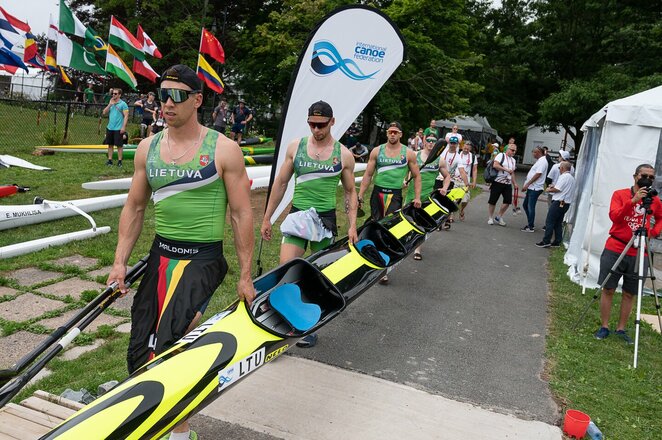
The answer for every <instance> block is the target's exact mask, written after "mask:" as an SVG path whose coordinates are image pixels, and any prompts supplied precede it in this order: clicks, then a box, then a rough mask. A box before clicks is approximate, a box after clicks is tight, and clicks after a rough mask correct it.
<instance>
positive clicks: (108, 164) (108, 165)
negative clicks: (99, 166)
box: [106, 159, 113, 167]
mask: <svg viewBox="0 0 662 440" xmlns="http://www.w3.org/2000/svg"><path fill="white" fill-rule="evenodd" d="M106 166H107V167H112V166H113V161H112V160H110V159H108V161H106Z"/></svg>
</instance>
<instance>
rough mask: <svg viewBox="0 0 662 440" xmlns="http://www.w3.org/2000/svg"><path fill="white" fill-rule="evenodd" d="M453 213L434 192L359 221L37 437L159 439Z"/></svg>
mask: <svg viewBox="0 0 662 440" xmlns="http://www.w3.org/2000/svg"><path fill="white" fill-rule="evenodd" d="M449 195H450V194H449ZM462 195H463V193H462ZM459 199H460V200H461V196H460V198H459ZM455 210H457V205H456V204H455V203H454V202H453V200H452V199H450V198H449V197H445V196H441V195H439V194H438V193H435V194H434V195H433V196H431V197H429V198H428V199H427V200H426V201H425V202H424V203H423V205H422V206H421V208H414V207H413V206H411V205H407V206H405V207H404V208H403V209H402V210H401V211H398V212H396V213H394V214H392V215H390V216H388V217H386V218H384V219H383V220H381V221H379V222H373V221H369V222H367V223H366V224H364V225H363V226H362V227H361V228H360V229H359V230H358V236H359V237H358V238H359V240H358V241H357V243H355V244H352V243H349V242H348V240H347V237H344V238H342V239H340V240H338V241H337V242H335V243H334V244H332V245H331V246H329V247H327V248H326V249H323V250H321V251H320V252H317V253H315V254H313V255H311V256H310V257H308V258H307V259H295V260H292V261H290V262H288V263H285V264H283V265H281V266H279V267H277V268H275V269H274V270H272V271H270V272H268V273H266V274H264V275H263V276H261V277H259V278H256V279H255V280H254V282H253V283H254V285H255V289H256V291H257V296H256V298H255V300H254V302H253V304H252V305H251V306H250V308H249V307H247V306H246V303H244V302H239V301H238V302H235V303H233V304H232V305H230V306H229V307H228V308H227V309H225V310H223V311H222V312H220V313H218V314H216V315H214V316H212V317H211V318H209V319H208V320H207V321H206V322H204V323H203V324H201V325H200V326H199V327H197V328H196V329H194V330H193V331H191V332H190V333H189V334H187V335H186V336H185V337H183V338H182V339H181V340H180V341H178V342H177V344H175V345H174V346H173V347H171V348H170V349H169V350H168V351H166V352H164V353H162V354H161V355H159V356H158V357H156V358H154V359H153V360H151V361H150V362H148V363H147V364H145V365H144V366H143V367H142V368H140V369H138V370H137V371H135V372H134V373H133V374H132V375H131V376H129V377H128V378H127V379H126V380H125V381H123V382H122V383H120V384H119V385H117V386H116V387H115V388H114V389H112V390H111V391H110V392H108V393H107V394H105V395H103V396H102V397H100V398H98V399H97V400H95V401H94V402H92V403H90V404H89V405H87V406H86V407H85V408H83V409H81V410H80V411H78V412H77V413H76V414H74V415H73V416H71V417H70V418H69V419H67V420H66V421H64V422H63V423H62V424H60V425H59V426H58V427H56V428H54V429H53V430H52V431H51V432H49V433H48V434H46V435H45V436H44V437H42V439H124V438H127V439H143V438H159V437H160V436H162V435H164V434H166V433H167V432H169V431H170V430H171V429H172V428H173V427H174V426H176V425H177V424H179V423H180V422H182V421H183V420H185V419H186V418H188V417H190V416H191V415H193V414H195V413H196V412H198V411H200V410H201V409H202V408H204V407H205V406H206V405H208V404H209V403H210V402H211V401H213V400H215V399H216V398H218V397H219V396H221V395H222V394H223V393H224V392H225V391H226V390H228V389H229V388H231V387H232V386H234V385H235V384H237V383H238V382H239V381H241V380H242V379H243V378H244V377H246V376H248V375H249V374H250V373H252V372H254V371H255V370H257V369H258V368H260V367H262V366H264V365H266V364H267V363H269V362H271V361H272V360H274V359H275V358H276V357H278V356H280V355H281V354H282V353H284V352H285V351H286V350H288V349H289V348H290V347H292V346H294V345H295V344H296V342H297V341H298V340H299V339H301V338H302V337H303V336H305V335H308V334H310V333H312V332H315V331H317V330H318V329H320V328H321V327H323V326H324V325H326V324H327V323H328V322H329V321H331V320H332V319H333V318H335V317H336V316H338V314H339V313H341V312H342V311H343V309H344V308H345V307H346V306H347V305H348V304H349V303H351V302H352V301H353V300H355V299H356V298H358V296H359V295H360V294H361V293H363V292H364V291H366V290H367V289H368V288H369V287H371V286H372V285H373V284H375V283H376V282H377V281H378V280H379V279H380V278H381V277H382V276H383V275H384V274H385V273H386V271H387V269H388V268H389V267H392V266H394V265H396V264H398V263H399V262H401V261H402V260H403V259H404V258H406V257H407V255H408V254H409V253H410V252H411V251H412V250H413V249H414V248H415V247H416V246H418V244H420V243H421V242H423V241H424V240H425V239H426V238H427V236H428V234H429V233H431V232H433V231H435V230H437V229H438V227H439V226H440V225H441V224H442V223H443V222H444V221H445V220H446V218H447V217H448V214H449V213H450V212H452V211H455Z"/></svg>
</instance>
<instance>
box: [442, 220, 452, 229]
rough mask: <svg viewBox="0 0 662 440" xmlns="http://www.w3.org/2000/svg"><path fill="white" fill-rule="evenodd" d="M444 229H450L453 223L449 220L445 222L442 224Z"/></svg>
mask: <svg viewBox="0 0 662 440" xmlns="http://www.w3.org/2000/svg"><path fill="white" fill-rule="evenodd" d="M442 228H443V230H444V231H448V230H449V229H450V228H451V224H450V223H449V222H446V223H444V226H442Z"/></svg>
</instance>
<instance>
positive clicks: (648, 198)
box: [642, 186, 658, 206]
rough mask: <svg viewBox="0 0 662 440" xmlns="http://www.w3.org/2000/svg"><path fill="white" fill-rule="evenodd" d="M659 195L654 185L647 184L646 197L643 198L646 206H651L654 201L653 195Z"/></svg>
mask: <svg viewBox="0 0 662 440" xmlns="http://www.w3.org/2000/svg"><path fill="white" fill-rule="evenodd" d="M657 195H658V192H657V190H656V189H655V188H653V187H652V186H647V187H646V197H644V198H643V199H642V203H643V204H644V206H650V205H651V203H653V197H656V196H657Z"/></svg>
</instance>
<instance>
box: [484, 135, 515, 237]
mask: <svg viewBox="0 0 662 440" xmlns="http://www.w3.org/2000/svg"><path fill="white" fill-rule="evenodd" d="M515 153H517V145H515V144H514V143H509V144H508V146H507V148H506V151H505V152H503V153H499V154H497V155H496V157H495V158H494V160H493V161H492V163H491V167H492V168H494V169H495V170H496V171H497V174H496V177H495V178H494V182H493V183H492V185H491V186H490V199H489V200H488V202H487V209H488V213H489V217H488V220H487V224H488V225H493V224H497V225H500V226H506V222H505V221H504V220H503V214H504V213H505V212H506V211H507V210H508V207H509V206H510V204H511V203H512V201H513V187H515V188H518V186H517V181H516V180H515V179H514V178H513V177H514V175H515V169H516V167H517V164H516V163H515V158H514V157H513V156H515ZM488 166H489V164H488ZM499 197H503V202H502V204H501V208H500V209H499V215H497V216H496V217H495V216H494V212H495V211H496V204H497V202H498V201H499Z"/></svg>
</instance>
